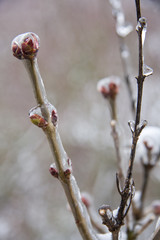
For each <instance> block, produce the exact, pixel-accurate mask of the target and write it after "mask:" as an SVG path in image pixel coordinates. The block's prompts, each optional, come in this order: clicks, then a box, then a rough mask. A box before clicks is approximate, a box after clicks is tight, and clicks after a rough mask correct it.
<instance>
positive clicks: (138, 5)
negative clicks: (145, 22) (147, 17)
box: [135, 0, 141, 22]
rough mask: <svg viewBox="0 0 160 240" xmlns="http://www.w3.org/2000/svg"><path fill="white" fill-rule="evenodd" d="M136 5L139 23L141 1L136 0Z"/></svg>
mask: <svg viewBox="0 0 160 240" xmlns="http://www.w3.org/2000/svg"><path fill="white" fill-rule="evenodd" d="M135 4H136V13H137V22H138V21H139V19H140V18H141V1H140V0H135Z"/></svg>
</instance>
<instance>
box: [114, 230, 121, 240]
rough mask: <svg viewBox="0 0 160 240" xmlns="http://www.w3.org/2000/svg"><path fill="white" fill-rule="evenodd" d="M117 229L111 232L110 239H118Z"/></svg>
mask: <svg viewBox="0 0 160 240" xmlns="http://www.w3.org/2000/svg"><path fill="white" fill-rule="evenodd" d="M118 236H119V231H114V232H112V240H118Z"/></svg>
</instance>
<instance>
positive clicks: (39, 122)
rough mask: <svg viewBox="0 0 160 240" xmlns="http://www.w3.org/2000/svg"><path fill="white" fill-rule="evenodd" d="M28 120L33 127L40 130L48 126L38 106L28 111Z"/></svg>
mask: <svg viewBox="0 0 160 240" xmlns="http://www.w3.org/2000/svg"><path fill="white" fill-rule="evenodd" d="M29 118H30V119H31V122H32V123H33V124H34V125H36V126H38V127H40V128H46V127H47V125H48V122H47V121H46V120H45V119H44V118H43V116H42V113H41V108H40V107H39V106H36V107H34V108H32V109H31V110H30V111H29Z"/></svg>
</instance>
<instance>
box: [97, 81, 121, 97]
mask: <svg viewBox="0 0 160 240" xmlns="http://www.w3.org/2000/svg"><path fill="white" fill-rule="evenodd" d="M119 83H120V79H119V77H117V76H110V77H108V78H103V79H101V80H99V82H98V84H97V90H98V91H99V92H101V93H102V95H103V96H104V97H105V98H108V99H109V98H110V99H112V100H114V99H115V97H116V95H117V94H118V92H119Z"/></svg>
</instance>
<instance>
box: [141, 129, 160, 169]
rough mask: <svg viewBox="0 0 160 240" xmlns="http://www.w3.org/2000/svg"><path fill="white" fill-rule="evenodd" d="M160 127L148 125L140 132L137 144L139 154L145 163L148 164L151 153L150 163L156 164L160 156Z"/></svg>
mask: <svg viewBox="0 0 160 240" xmlns="http://www.w3.org/2000/svg"><path fill="white" fill-rule="evenodd" d="M159 139H160V128H159V127H152V126H147V127H145V128H144V129H143V131H142V132H141V134H140V137H139V140H138V144H137V156H138V158H139V159H143V164H146V165H147V164H148V156H149V154H150V162H149V163H150V164H151V165H153V166H154V165H155V164H156V162H157V161H158V159H159V156H160V151H159V149H160V141H159Z"/></svg>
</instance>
